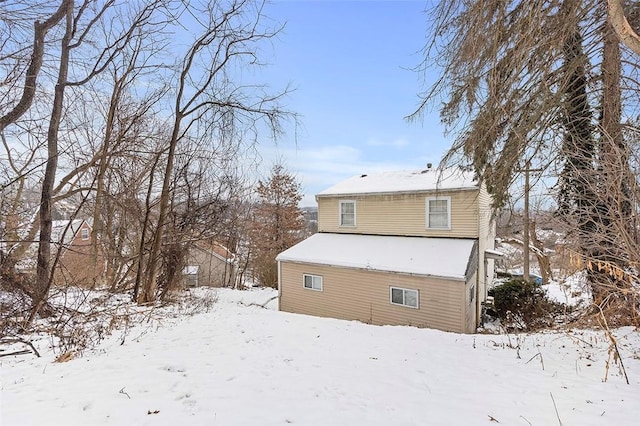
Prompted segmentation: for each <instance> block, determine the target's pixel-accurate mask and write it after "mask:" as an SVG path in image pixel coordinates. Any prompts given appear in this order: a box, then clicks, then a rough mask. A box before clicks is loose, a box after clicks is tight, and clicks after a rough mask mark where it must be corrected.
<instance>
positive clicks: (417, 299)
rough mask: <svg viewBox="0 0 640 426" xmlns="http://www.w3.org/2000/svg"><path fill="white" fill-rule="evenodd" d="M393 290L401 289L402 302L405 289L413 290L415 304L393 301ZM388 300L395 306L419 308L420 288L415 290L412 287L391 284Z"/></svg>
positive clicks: (404, 297)
mask: <svg viewBox="0 0 640 426" xmlns="http://www.w3.org/2000/svg"><path fill="white" fill-rule="evenodd" d="M393 290H402V301H403V302H404V301H405V299H406V296H405V292H407V291H412V292H414V293H415V294H416V306H411V305H407V304H405V303H395V302H394V301H393ZM389 302H390V303H391V304H392V305H395V306H402V307H404V308H411V309H420V290H416V289H413V288H403V287H393V286H391V287H389Z"/></svg>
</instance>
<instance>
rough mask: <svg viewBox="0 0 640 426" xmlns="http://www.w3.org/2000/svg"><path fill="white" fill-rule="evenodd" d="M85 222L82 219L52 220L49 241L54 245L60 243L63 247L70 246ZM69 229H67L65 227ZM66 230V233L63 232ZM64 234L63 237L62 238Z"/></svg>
mask: <svg viewBox="0 0 640 426" xmlns="http://www.w3.org/2000/svg"><path fill="white" fill-rule="evenodd" d="M84 222H85V220H84V219H73V220H54V221H52V222H51V241H53V242H54V243H61V244H63V245H67V244H70V243H71V241H73V237H74V236H75V235H76V233H77V232H78V229H80V227H81V226H82V224H83V223H84ZM69 223H71V224H70V225H69V227H68V228H67V225H68V224H69ZM65 230H66V232H65ZM63 234H64V237H63Z"/></svg>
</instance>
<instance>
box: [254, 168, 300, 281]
mask: <svg viewBox="0 0 640 426" xmlns="http://www.w3.org/2000/svg"><path fill="white" fill-rule="evenodd" d="M256 192H257V194H258V197H259V200H258V204H257V205H256V206H255V209H254V214H253V221H252V224H251V227H250V230H249V231H250V248H251V259H252V266H253V271H254V278H255V279H256V280H257V281H258V283H259V284H261V285H265V286H269V287H274V288H275V287H277V286H278V268H277V264H276V256H277V255H278V254H279V253H280V252H282V251H284V250H286V249H288V248H289V247H291V246H293V245H294V244H296V243H298V242H299V241H300V240H302V238H303V233H304V228H305V222H304V216H303V214H302V211H301V210H300V208H299V207H298V203H299V202H300V200H301V199H302V194H301V193H300V185H299V184H298V182H297V181H296V179H295V178H294V177H293V176H292V175H291V174H289V173H287V171H286V170H285V168H284V166H282V165H280V164H276V165H275V166H273V168H272V170H271V176H270V177H269V179H268V180H267V181H266V182H263V181H260V182H258V187H257V189H256Z"/></svg>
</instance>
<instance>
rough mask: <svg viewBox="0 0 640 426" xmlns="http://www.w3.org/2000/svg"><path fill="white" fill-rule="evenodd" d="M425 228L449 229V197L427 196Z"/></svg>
mask: <svg viewBox="0 0 640 426" xmlns="http://www.w3.org/2000/svg"><path fill="white" fill-rule="evenodd" d="M427 228H428V229H451V197H429V198H427Z"/></svg>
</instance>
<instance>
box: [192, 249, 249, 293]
mask: <svg viewBox="0 0 640 426" xmlns="http://www.w3.org/2000/svg"><path fill="white" fill-rule="evenodd" d="M236 273H237V268H236V258H235V255H234V254H233V253H232V252H231V251H230V250H229V249H228V248H226V247H224V246H223V245H222V244H219V243H217V242H213V243H207V242H201V241H199V242H197V243H194V244H193V245H192V247H191V248H190V249H189V254H188V256H187V264H186V266H185V267H184V269H183V270H182V278H183V283H184V285H185V286H188V287H199V286H210V287H230V286H233V285H234V284H235V280H236Z"/></svg>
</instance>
